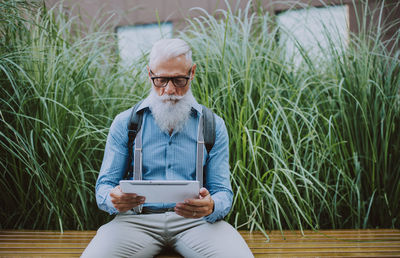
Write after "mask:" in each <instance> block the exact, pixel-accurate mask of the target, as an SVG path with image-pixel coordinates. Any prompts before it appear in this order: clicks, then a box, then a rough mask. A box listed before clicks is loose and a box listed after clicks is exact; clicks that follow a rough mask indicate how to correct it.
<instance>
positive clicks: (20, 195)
mask: <svg viewBox="0 0 400 258" xmlns="http://www.w3.org/2000/svg"><path fill="white" fill-rule="evenodd" d="M252 8H255V7H254V6H252V2H250V3H249V4H248V6H247V8H246V9H244V10H238V11H232V10H227V11H218V12H217V13H216V16H214V15H211V14H209V13H207V12H205V11H204V10H197V11H199V12H202V15H201V16H200V17H198V18H194V19H191V20H188V26H187V27H186V28H185V29H184V30H182V31H180V32H178V35H179V36H180V37H181V38H183V39H185V40H187V42H189V44H190V45H191V47H192V48H193V53H194V60H195V62H196V63H197V67H198V68H197V72H196V79H195V81H194V82H193V85H192V89H193V91H194V94H195V96H196V97H197V99H198V100H199V102H201V103H202V104H205V105H207V106H209V107H211V108H212V109H213V110H214V112H216V113H217V114H218V115H220V116H222V117H223V118H224V120H225V123H226V126H227V128H228V133H229V136H230V146H229V148H230V166H231V171H232V186H233V189H234V193H235V196H234V203H233V209H232V211H231V212H230V214H229V215H228V217H227V220H228V221H229V222H230V223H232V224H233V225H235V226H236V227H238V228H244V229H287V228H290V229H305V228H313V229H318V228H371V227H382V228H387V227H389V228H395V227H399V226H400V222H399V218H400V207H399V203H400V200H399V199H400V185H399V179H400V178H399V177H400V163H399V162H398V160H399V158H400V148H399V146H400V136H399V134H398V133H396V130H397V127H398V125H399V124H400V123H399V122H400V121H399V119H400V118H399V114H400V113H399V112H400V110H399V103H400V99H399V88H400V66H399V61H398V60H399V54H398V52H389V51H388V50H387V49H386V48H385V44H384V42H383V41H382V40H381V36H380V35H381V33H383V32H382V31H381V30H380V29H381V27H380V26H378V27H375V28H373V29H372V28H367V27H366V25H365V26H364V25H363V23H362V22H361V21H362V19H364V18H365V17H359V18H360V29H361V30H360V31H362V33H361V34H359V35H352V37H351V40H350V42H349V44H348V46H347V47H345V46H343V47H342V49H341V51H338V50H337V48H336V46H335V45H334V44H333V42H332V43H331V45H330V46H329V47H328V48H325V49H321V51H323V53H324V56H326V57H327V58H325V59H315V58H313V57H311V56H310V55H309V53H308V52H307V51H306V50H305V49H304V48H303V47H302V46H301V44H300V43H299V42H297V48H298V50H299V52H300V53H301V55H302V57H303V62H302V63H301V64H300V65H296V64H294V63H293V62H290V61H289V60H292V59H293V58H292V57H291V56H289V55H290V54H289V53H286V52H285V48H284V47H283V45H282V44H281V43H279V41H277V39H278V38H280V36H281V35H282V33H286V34H287V35H286V36H287V37H291V35H290V33H289V32H285V31H284V30H283V28H280V27H279V25H278V24H276V23H275V21H274V17H272V16H269V15H267V14H265V12H264V11H263V10H261V9H258V10H257V11H256V12H250V11H252V10H253V9H252ZM0 10H1V12H0V15H1V23H0V73H1V76H0V83H1V88H0V96H1V98H0V108H1V109H0V112H1V113H0V127H1V131H0V153H1V154H0V173H1V178H0V185H1V187H2V189H3V193H2V195H1V197H0V206H1V209H0V228H35V229H61V230H62V229H95V228H97V227H98V226H99V225H101V224H103V223H104V222H105V221H107V220H109V219H110V218H109V217H108V216H107V214H106V213H103V212H101V211H99V210H98V208H97V207H96V203H95V197H94V184H95V180H96V178H97V175H98V171H99V168H100V165H101V160H102V156H103V150H104V145H105V139H106V136H107V133H108V128H109V126H110V123H111V121H112V119H113V118H114V116H115V115H116V114H117V113H119V112H121V111H123V110H125V109H126V108H128V107H130V106H132V105H133V104H134V103H136V102H137V101H138V100H139V99H141V98H142V97H143V96H145V95H146V93H147V92H148V90H149V88H150V85H149V82H148V80H147V79H146V74H145V73H144V72H143V67H144V66H145V58H146V56H144V58H143V59H142V60H139V62H138V63H136V65H135V66H134V67H129V68H127V69H123V68H121V67H120V66H119V65H118V62H119V59H118V56H117V51H116V42H115V39H116V37H115V35H113V34H112V33H105V32H104V31H107V29H109V27H111V25H110V24H108V25H107V24H106V25H101V26H100V25H96V24H94V25H91V26H90V28H87V29H83V28H84V26H82V24H81V22H80V21H79V17H69V16H68V15H66V14H65V10H64V9H62V8H61V5H58V6H56V7H55V9H51V10H47V9H46V8H45V7H44V6H43V5H41V4H32V3H31V2H23V1H14V0H8V1H3V2H1V3H0ZM365 15H367V14H365ZM378 16H379V15H378ZM215 17H218V19H216V18H215ZM374 17H375V16H374ZM395 25H396V24H395ZM363 26H364V27H363ZM82 30H84V31H82ZM88 31H90V33H88ZM93 31H95V32H93ZM326 37H328V39H329V37H330V36H329V34H328V33H327V35H326ZM393 39H394V40H397V41H398V40H399V39H400V37H399V34H395V35H393Z"/></svg>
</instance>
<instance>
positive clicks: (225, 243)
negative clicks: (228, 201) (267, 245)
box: [176, 221, 253, 257]
mask: <svg viewBox="0 0 400 258" xmlns="http://www.w3.org/2000/svg"><path fill="white" fill-rule="evenodd" d="M176 249H177V250H178V251H179V252H180V253H181V254H182V255H183V256H185V257H186V256H188V257H204V256H206V257H253V254H252V253H251V251H250V249H249V247H248V246H247V244H246V242H245V241H244V239H243V238H242V236H241V235H240V234H239V232H238V231H237V230H236V229H234V228H233V227H232V226H231V225H230V224H228V223H227V222H225V221H219V222H216V223H214V224H210V223H206V224H204V225H201V226H198V227H195V228H193V229H191V230H188V231H187V232H185V233H182V234H181V235H180V236H179V238H178V241H177V244H176Z"/></svg>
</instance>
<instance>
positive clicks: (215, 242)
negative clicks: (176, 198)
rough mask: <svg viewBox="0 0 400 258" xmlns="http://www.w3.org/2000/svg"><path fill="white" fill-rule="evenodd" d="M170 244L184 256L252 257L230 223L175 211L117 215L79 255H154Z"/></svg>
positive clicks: (102, 227)
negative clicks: (184, 215) (180, 213)
mask: <svg viewBox="0 0 400 258" xmlns="http://www.w3.org/2000/svg"><path fill="white" fill-rule="evenodd" d="M163 247H170V248H172V249H174V250H175V251H176V252H178V253H180V254H181V255H182V256H184V257H240V258H246V257H254V256H253V255H252V253H251V251H250V249H249V247H248V246H247V244H246V242H245V241H244V240H243V238H242V236H241V235H240V234H239V232H237V231H236V230H235V229H234V228H233V227H232V226H231V225H230V224H228V223H227V222H225V221H218V222H215V223H213V224H211V223H208V222H206V221H205V220H203V219H185V218H183V217H181V216H179V215H177V214H176V213H174V212H166V213H158V214H141V215H124V214H120V215H117V216H116V217H115V218H114V219H113V220H112V221H110V222H109V223H107V224H105V225H103V226H101V227H100V228H99V230H98V231H97V234H96V236H95V237H94V238H93V239H92V241H91V242H90V243H89V245H88V246H87V248H86V250H85V251H84V252H83V254H82V257H85V258H86V257H107V258H109V257H153V256H155V255H157V254H158V253H159V252H160V251H161V250H162V248H163Z"/></svg>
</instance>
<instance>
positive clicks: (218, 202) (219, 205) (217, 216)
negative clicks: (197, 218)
mask: <svg viewBox="0 0 400 258" xmlns="http://www.w3.org/2000/svg"><path fill="white" fill-rule="evenodd" d="M220 194H222V193H220ZM220 194H219V193H215V194H213V195H211V198H212V199H213V201H214V211H213V213H211V214H210V215H208V216H205V217H204V219H205V220H206V221H207V222H210V223H214V222H216V221H217V220H221V219H223V218H224V217H225V215H226V214H227V213H228V212H229V210H230V207H227V208H226V207H224V206H226V205H224V201H223V200H224V198H221V197H222V196H220ZM227 209H228V211H226V210H227Z"/></svg>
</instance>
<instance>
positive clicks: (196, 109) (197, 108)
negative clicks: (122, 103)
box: [137, 97, 203, 114]
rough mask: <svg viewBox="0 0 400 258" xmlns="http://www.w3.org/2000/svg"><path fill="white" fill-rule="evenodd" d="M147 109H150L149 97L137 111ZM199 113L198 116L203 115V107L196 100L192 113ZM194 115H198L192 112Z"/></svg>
mask: <svg viewBox="0 0 400 258" xmlns="http://www.w3.org/2000/svg"><path fill="white" fill-rule="evenodd" d="M145 108H150V100H149V97H146V98H145V99H144V100H143V102H142V103H141V104H140V105H139V107H138V109H137V111H140V110H142V109H145ZM193 110H194V111H195V112H196V111H197V114H201V113H202V110H203V109H202V107H201V105H200V104H199V103H198V102H197V100H195V101H194V103H193V105H192V111H193ZM192 114H196V113H194V112H192Z"/></svg>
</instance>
